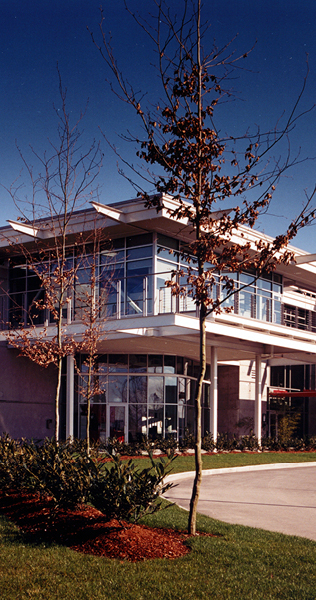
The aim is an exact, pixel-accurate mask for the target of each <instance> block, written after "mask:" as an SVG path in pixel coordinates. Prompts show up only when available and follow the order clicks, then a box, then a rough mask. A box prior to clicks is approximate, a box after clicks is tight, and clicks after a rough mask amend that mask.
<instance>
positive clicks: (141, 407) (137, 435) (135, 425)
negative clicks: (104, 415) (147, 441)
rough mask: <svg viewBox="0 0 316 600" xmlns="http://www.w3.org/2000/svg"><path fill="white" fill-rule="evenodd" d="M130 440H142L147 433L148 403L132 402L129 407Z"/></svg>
mask: <svg viewBox="0 0 316 600" xmlns="http://www.w3.org/2000/svg"><path fill="white" fill-rule="evenodd" d="M128 419H129V421H128V441H129V442H141V441H142V437H143V436H144V435H147V405H146V404H130V405H129V407H128Z"/></svg>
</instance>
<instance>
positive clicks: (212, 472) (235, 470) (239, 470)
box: [164, 462, 316, 482]
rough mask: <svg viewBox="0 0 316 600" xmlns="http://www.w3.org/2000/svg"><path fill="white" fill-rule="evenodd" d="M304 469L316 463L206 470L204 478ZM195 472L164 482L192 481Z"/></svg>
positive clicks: (176, 474) (181, 474)
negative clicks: (229, 474) (208, 476)
mask: <svg viewBox="0 0 316 600" xmlns="http://www.w3.org/2000/svg"><path fill="white" fill-rule="evenodd" d="M304 467H316V462H304V463H274V464H273V463H270V464H264V465H247V466H243V467H226V468H223V469H204V470H203V477H204V476H205V475H224V474H225V473H244V472H249V471H268V470H274V469H297V468H304ZM194 475H195V471H185V472H184V473H175V474H174V475H172V474H171V475H167V477H165V479H164V482H170V481H172V482H174V481H180V480H182V479H191V477H194Z"/></svg>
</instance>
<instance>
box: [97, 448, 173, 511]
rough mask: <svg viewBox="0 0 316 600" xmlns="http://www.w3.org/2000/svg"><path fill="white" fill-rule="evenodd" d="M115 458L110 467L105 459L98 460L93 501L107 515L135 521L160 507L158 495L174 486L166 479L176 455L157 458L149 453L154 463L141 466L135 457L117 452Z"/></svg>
mask: <svg viewBox="0 0 316 600" xmlns="http://www.w3.org/2000/svg"><path fill="white" fill-rule="evenodd" d="M112 460H113V464H112V466H111V467H110V468H109V467H108V465H107V464H106V463H105V464H104V463H103V464H102V463H99V464H97V463H95V471H94V480H93V482H92V485H91V492H90V500H91V502H92V504H93V505H94V506H95V507H96V508H97V509H98V510H100V511H101V512H102V513H103V514H105V515H106V517H107V518H108V519H112V518H117V519H125V520H128V519H131V520H133V521H134V522H136V521H138V519H140V518H141V517H142V516H143V515H144V514H146V513H154V512H156V511H158V510H159V509H160V508H161V501H159V500H158V499H159V495H160V494H163V493H164V492H166V491H167V490H168V489H170V487H172V484H171V483H167V484H164V483H163V480H164V478H165V476H166V475H167V474H168V473H169V472H170V469H169V467H170V464H171V463H172V461H173V460H174V458H172V459H160V460H157V461H154V460H153V458H152V453H150V460H151V467H149V468H147V469H142V470H138V469H137V468H136V467H135V464H134V463H133V461H132V460H130V461H128V463H126V462H122V461H121V459H120V456H119V455H118V454H117V455H115V456H113V457H112Z"/></svg>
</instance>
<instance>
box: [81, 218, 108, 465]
mask: <svg viewBox="0 0 316 600" xmlns="http://www.w3.org/2000/svg"><path fill="white" fill-rule="evenodd" d="M105 243H106V239H105V236H104V232H103V231H102V230H100V229H96V230H95V231H94V232H93V239H92V240H91V241H90V239H89V242H88V243H87V244H85V245H84V246H83V252H82V255H81V259H80V267H81V269H80V270H81V271H82V272H83V273H84V274H85V276H86V277H85V283H84V284H83V285H82V286H81V290H80V291H79V293H77V297H76V304H77V306H78V309H77V310H79V311H80V315H77V316H79V318H80V320H81V322H82V324H83V326H84V330H83V334H82V340H81V345H80V351H81V352H82V353H85V355H86V357H85V360H84V361H83V363H82V364H83V365H84V366H85V367H86V372H85V374H84V375H83V374H82V372H81V370H80V368H78V366H77V370H78V376H79V386H78V391H79V394H80V395H81V397H82V398H84V400H85V402H86V407H87V414H86V418H87V423H86V444H87V453H88V455H90V446H91V444H90V420H91V402H92V400H93V399H94V398H95V397H97V396H99V395H100V394H102V392H103V391H104V390H103V389H102V385H100V383H99V373H98V369H97V359H98V345H99V342H100V340H101V339H102V338H104V322H105V319H106V311H107V298H108V285H109V280H110V279H111V275H110V273H109V272H108V265H100V264H99V256H100V249H101V246H102V245H104V244H105ZM77 277H78V273H77ZM81 366H82V365H81Z"/></svg>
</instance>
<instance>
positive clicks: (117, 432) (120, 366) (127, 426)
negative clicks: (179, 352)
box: [76, 354, 210, 442]
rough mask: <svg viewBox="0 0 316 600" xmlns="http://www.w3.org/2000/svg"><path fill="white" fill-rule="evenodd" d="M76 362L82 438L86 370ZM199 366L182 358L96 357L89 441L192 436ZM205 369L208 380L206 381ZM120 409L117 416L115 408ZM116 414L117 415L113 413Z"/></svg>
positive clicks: (205, 421)
mask: <svg viewBox="0 0 316 600" xmlns="http://www.w3.org/2000/svg"><path fill="white" fill-rule="evenodd" d="M84 359H85V357H84V356H81V357H80V359H79V365H81V366H80V375H79V376H78V377H77V381H78V383H77V403H76V404H77V409H76V412H77V414H78V425H77V428H78V432H77V434H78V436H79V437H81V438H84V437H85V431H86V419H87V404H86V400H85V393H84V391H85V386H86V377H87V374H86V367H85V365H84ZM197 370H198V363H197V362H195V361H192V360H191V359H187V358H184V357H180V356H167V355H165V356H163V355H155V354H149V355H146V354H130V355H120V354H109V355H103V356H100V357H99V359H98V364H97V369H96V372H95V374H94V386H95V390H96V392H95V395H94V398H93V401H92V403H91V404H92V406H91V423H90V428H91V438H92V439H99V440H100V441H105V440H106V439H107V438H108V437H114V436H115V437H117V438H119V439H121V441H123V440H124V441H127V440H128V441H129V442H135V441H141V439H142V437H143V436H148V437H149V438H150V439H157V438H163V437H170V438H173V439H181V438H183V437H184V435H185V434H186V432H190V433H194V392H195V382H196V375H197ZM209 376H210V371H209V367H208V370H207V377H208V378H209ZM209 385H210V384H209V381H205V383H204V390H203V411H202V412H203V419H202V421H203V435H205V434H206V433H207V432H208V431H209V419H210V404H209ZM118 406H121V407H122V409H121V412H120V414H119V411H118V410H116V409H115V407H118ZM116 413H117V414H116Z"/></svg>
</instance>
